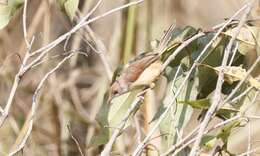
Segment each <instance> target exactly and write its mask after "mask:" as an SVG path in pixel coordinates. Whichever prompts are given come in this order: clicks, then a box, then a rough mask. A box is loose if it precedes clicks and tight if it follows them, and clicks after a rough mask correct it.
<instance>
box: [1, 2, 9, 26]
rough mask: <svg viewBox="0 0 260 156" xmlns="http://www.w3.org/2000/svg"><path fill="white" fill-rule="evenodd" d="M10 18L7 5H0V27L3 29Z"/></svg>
mask: <svg viewBox="0 0 260 156" xmlns="http://www.w3.org/2000/svg"><path fill="white" fill-rule="evenodd" d="M10 19H11V9H10V7H9V6H6V5H0V29H3V28H4V27H5V26H6V25H7V24H8V23H9V21H10Z"/></svg>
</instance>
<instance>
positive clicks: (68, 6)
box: [64, 0, 79, 20]
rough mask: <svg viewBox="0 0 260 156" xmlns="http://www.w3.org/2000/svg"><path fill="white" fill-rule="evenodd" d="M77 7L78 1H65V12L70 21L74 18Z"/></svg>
mask: <svg viewBox="0 0 260 156" xmlns="http://www.w3.org/2000/svg"><path fill="white" fill-rule="evenodd" d="M78 5H79V0H67V1H66V2H65V3H64V8H65V11H66V13H67V15H68V16H69V18H70V20H72V19H73V18H74V16H75V14H76V11H77V9H78Z"/></svg>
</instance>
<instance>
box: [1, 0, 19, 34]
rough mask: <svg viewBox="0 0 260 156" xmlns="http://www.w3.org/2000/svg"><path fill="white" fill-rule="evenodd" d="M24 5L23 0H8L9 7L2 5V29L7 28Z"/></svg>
mask: <svg viewBox="0 0 260 156" xmlns="http://www.w3.org/2000/svg"><path fill="white" fill-rule="evenodd" d="M22 4H23V0H8V4H7V5H2V4H0V29H3V28H4V27H5V26H7V24H8V23H9V21H10V20H11V18H12V16H13V15H14V13H15V12H16V10H17V9H19V8H20V7H21V6H22Z"/></svg>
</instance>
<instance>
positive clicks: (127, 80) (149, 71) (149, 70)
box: [110, 25, 174, 98]
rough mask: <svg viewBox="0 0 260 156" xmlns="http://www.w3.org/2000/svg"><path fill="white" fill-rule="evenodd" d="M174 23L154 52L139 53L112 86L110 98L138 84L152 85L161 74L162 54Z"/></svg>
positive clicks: (169, 38)
mask: <svg viewBox="0 0 260 156" xmlns="http://www.w3.org/2000/svg"><path fill="white" fill-rule="evenodd" d="M173 30H174V25H171V26H170V28H169V29H168V30H167V31H166V33H165V35H164V36H163V37H162V39H161V40H160V43H159V45H158V47H157V48H155V50H154V51H153V52H148V53H143V54H140V55H138V56H137V57H136V58H135V59H134V60H133V61H131V62H129V64H128V66H127V67H126V68H125V69H124V70H123V71H122V73H121V75H120V76H119V77H118V78H117V79H116V80H115V82H114V83H113V84H112V86H111V88H110V98H113V97H115V96H118V95H121V94H124V93H126V92H128V91H130V90H131V89H134V88H135V87H138V86H150V85H151V83H152V82H153V81H154V80H155V79H156V78H157V77H158V76H159V75H160V68H161V65H162V62H161V61H160V56H161V54H162V53H163V52H164V51H165V50H166V48H167V44H168V43H169V41H170V40H171V37H172V32H173Z"/></svg>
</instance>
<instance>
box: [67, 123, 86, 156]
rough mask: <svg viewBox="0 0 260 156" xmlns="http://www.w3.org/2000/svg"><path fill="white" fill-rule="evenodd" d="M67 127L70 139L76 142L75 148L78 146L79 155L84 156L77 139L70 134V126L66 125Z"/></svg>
mask: <svg viewBox="0 0 260 156" xmlns="http://www.w3.org/2000/svg"><path fill="white" fill-rule="evenodd" d="M67 128H68V131H69V133H70V137H71V139H72V140H73V141H74V142H75V144H76V146H77V148H78V150H79V153H80V155H81V156H84V154H83V152H82V149H81V147H80V145H79V142H78V140H77V139H76V138H75V137H74V136H73V134H72V132H71V129H70V126H69V125H67Z"/></svg>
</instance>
